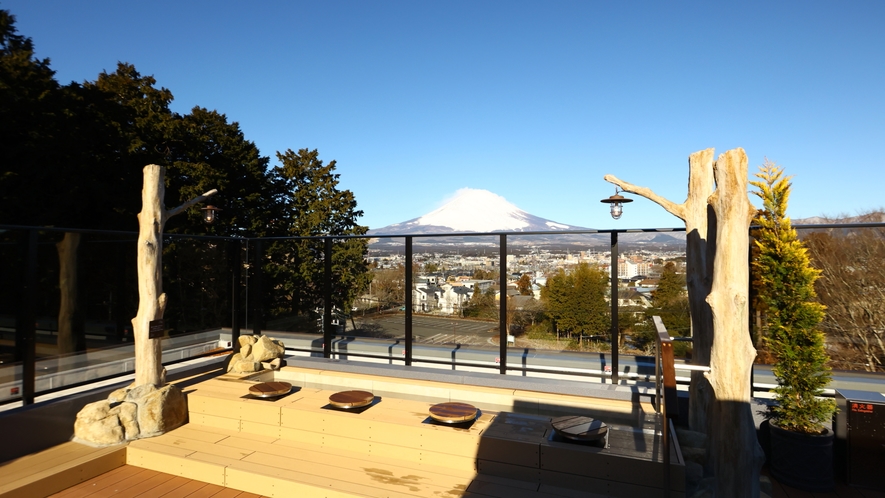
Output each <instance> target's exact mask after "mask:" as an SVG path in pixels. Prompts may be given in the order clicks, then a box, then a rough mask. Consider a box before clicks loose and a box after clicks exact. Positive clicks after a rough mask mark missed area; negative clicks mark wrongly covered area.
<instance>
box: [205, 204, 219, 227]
mask: <svg viewBox="0 0 885 498" xmlns="http://www.w3.org/2000/svg"><path fill="white" fill-rule="evenodd" d="M200 211H202V212H203V221H204V222H205V223H206V224H208V225H211V224H212V223H215V212H216V211H223V209H221V208H218V207H215V206H213V205H212V204H209V205H208V206H206V207H204V208H200Z"/></svg>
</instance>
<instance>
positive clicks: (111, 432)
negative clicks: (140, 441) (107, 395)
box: [74, 400, 124, 446]
mask: <svg viewBox="0 0 885 498" xmlns="http://www.w3.org/2000/svg"><path fill="white" fill-rule="evenodd" d="M110 411H111V403H110V402H109V401H108V400H101V401H96V402H94V403H89V404H88V405H86V406H84V407H83V409H82V410H80V413H78V414H77V420H75V421H74V437H75V438H76V439H77V440H81V441H84V442H86V443H91V444H94V445H98V446H110V445H112V444H119V443H122V442H123V440H124V433H123V428H122V427H121V426H120V419H119V417H117V415H116V414H113V413H110Z"/></svg>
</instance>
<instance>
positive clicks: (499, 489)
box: [467, 481, 547, 498]
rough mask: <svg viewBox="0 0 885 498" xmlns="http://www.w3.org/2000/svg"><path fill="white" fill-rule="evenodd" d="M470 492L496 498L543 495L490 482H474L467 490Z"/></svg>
mask: <svg viewBox="0 0 885 498" xmlns="http://www.w3.org/2000/svg"><path fill="white" fill-rule="evenodd" d="M467 490H468V491H472V492H474V493H481V494H483V495H488V496H493V497H495V498H539V497H541V496H547V495H542V494H540V493H538V491H537V490H529V489H525V488H524V487H512V486H507V485H506V484H501V483H496V482H489V481H473V482H472V483H470V486H469V487H468V488H467Z"/></svg>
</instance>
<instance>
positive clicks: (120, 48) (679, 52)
mask: <svg viewBox="0 0 885 498" xmlns="http://www.w3.org/2000/svg"><path fill="white" fill-rule="evenodd" d="M772 4H773V5H772ZM0 8H2V9H7V10H10V11H11V12H12V13H13V14H14V15H15V16H16V17H17V27H18V29H19V32H20V33H21V34H24V35H26V36H29V37H31V38H33V40H34V43H35V45H36V49H37V55H38V56H39V57H49V58H50V59H51V60H52V67H53V69H55V70H56V71H57V75H56V76H57V78H58V79H59V81H61V82H62V83H67V82H69V81H72V80H74V81H84V80H94V79H95V78H96V76H97V75H98V73H99V72H101V71H102V70H107V71H113V70H114V69H115V68H116V64H117V61H125V62H130V63H132V64H134V65H135V67H136V68H137V69H138V70H139V71H140V72H141V73H142V74H147V75H153V76H154V77H155V78H156V79H157V84H158V86H163V87H166V88H169V89H170V90H171V91H172V93H173V95H174V96H175V101H174V103H173V110H175V111H177V112H180V113H186V112H188V111H189V110H190V109H191V108H192V107H194V106H202V107H207V108H209V109H217V110H218V111H219V112H223V113H225V114H226V115H227V116H228V118H229V119H230V120H231V121H237V122H239V123H240V126H241V128H242V130H243V132H244V134H245V136H246V137H247V138H248V139H249V140H252V141H254V142H255V143H256V145H257V146H258V147H259V149H260V150H261V152H262V154H264V155H268V156H271V157H272V158H273V157H274V154H275V152H276V151H278V150H285V149H289V148H291V149H296V150H297V149H299V148H305V147H306V148H310V149H319V152H320V156H321V158H322V159H324V160H326V161H329V160H332V159H335V160H337V161H338V163H337V171H338V173H340V174H341V183H340V186H341V187H342V188H346V189H350V190H352V191H353V192H354V194H355V196H356V199H357V202H358V203H359V207H360V208H361V209H363V210H364V211H365V215H364V217H363V218H362V223H363V224H365V225H368V226H369V227H371V228H379V227H382V226H385V225H388V224H392V223H396V222H400V221H405V220H407V219H410V218H414V217H416V216H420V215H422V214H425V213H427V212H429V211H431V210H432V209H435V208H436V207H438V206H440V205H441V204H442V203H443V202H444V201H445V200H446V198H448V197H449V196H451V195H452V194H453V193H454V192H455V191H456V190H458V189H459V188H462V187H471V188H479V189H487V190H490V191H492V192H495V193H496V194H499V195H501V196H503V197H505V198H506V199H507V200H508V201H510V202H511V203H513V204H516V205H517V206H519V207H520V208H522V209H524V210H526V211H528V212H530V213H532V214H535V215H537V216H541V217H544V218H548V219H551V220H554V221H558V222H561V223H568V224H572V225H579V226H584V227H591V228H633V227H671V226H680V222H679V220H677V219H676V218H674V217H672V216H671V215H669V214H667V213H665V212H664V211H663V210H662V209H661V208H659V207H658V206H656V205H654V204H652V203H651V202H649V201H646V200H644V199H637V200H636V201H635V202H633V203H632V204H630V205H628V206H627V207H626V209H625V213H624V216H623V217H622V218H621V219H620V220H618V221H614V220H612V219H611V218H610V217H609V216H608V213H607V209H606V206H605V205H603V204H601V203H599V200H600V199H602V198H604V197H608V196H609V195H611V194H613V193H614V188H613V187H612V186H611V185H610V184H608V183H606V182H604V181H603V180H602V177H603V175H605V174H606V173H612V174H615V175H617V176H619V177H620V178H621V179H624V180H627V181H630V182H633V183H636V184H640V185H644V186H648V187H651V188H652V189H654V190H655V191H656V192H658V193H659V194H661V195H664V196H665V197H667V198H669V199H671V200H674V201H677V202H681V201H682V200H683V199H685V195H686V189H687V173H688V168H687V158H688V154H690V153H691V152H693V151H696V150H700V149H704V148H707V147H715V148H716V152H717V154H719V153H721V152H724V151H725V150H727V149H730V148H734V147H743V148H744V149H745V150H746V151H747V154H748V156H749V160H750V172H751V173H753V172H755V171H756V169H757V167H758V166H759V165H760V164H761V163H762V161H763V159H764V157H768V158H769V159H771V160H773V161H775V162H777V163H778V164H780V165H781V166H784V167H785V168H786V172H787V173H788V174H791V175H795V178H794V187H793V196H792V200H791V203H790V210H789V214H790V215H791V216H792V217H794V218H803V217H809V216H816V215H839V214H857V213H859V212H863V211H865V210H869V209H874V208H880V207H883V206H885V202H882V200H881V193H882V191H883V187H885V156H883V155H882V154H881V153H880V152H877V151H878V150H879V149H878V147H880V146H881V145H882V144H883V138H885V97H883V90H885V84H883V83H885V29H882V24H883V22H885V2H881V1H869V2H864V1H855V2H832V1H826V2H816V1H803V2H740V4H739V5H737V2H733V3H725V2H688V1H679V2H677V1H671V2H638V1H633V2H594V1H589V0H585V1H578V2H569V1H552V2H541V1H536V2H518V1H506V2H505V1H490V0H486V1H465V2H460V1H446V2H427V1H403V2H392V1H391V2H363V1H334V0H327V1H297V2H296V1H263V2H231V1H212V2H209V1H186V2H180V1H174V2H173V1H159V0H155V1H151V2H119V1H94V0H83V1H77V2H72V1H42V0H12V1H9V0H5V1H0ZM222 194H223V193H222ZM133 195H139V194H138V193H133ZM634 197H635V196H634ZM751 199H752V200H753V202H754V203H755V204H757V205H758V202H756V199H755V198H751Z"/></svg>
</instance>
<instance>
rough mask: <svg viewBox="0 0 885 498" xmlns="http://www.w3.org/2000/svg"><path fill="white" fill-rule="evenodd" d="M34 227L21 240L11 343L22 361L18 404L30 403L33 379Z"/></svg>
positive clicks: (35, 365)
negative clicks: (21, 269)
mask: <svg viewBox="0 0 885 498" xmlns="http://www.w3.org/2000/svg"><path fill="white" fill-rule="evenodd" d="M38 236H39V234H38V233H37V231H36V230H28V232H27V237H26V238H25V239H24V240H22V252H23V254H22V255H23V256H24V258H23V259H24V262H25V265H24V274H23V275H22V277H23V280H22V294H21V307H20V308H19V310H20V311H19V316H18V323H17V324H16V337H15V346H16V349H17V350H18V355H17V356H18V357H19V360H20V361H21V362H22V391H21V394H22V404H23V405H30V404H33V403H34V398H35V396H36V381H37V323H36V322H37V315H36V299H37V239H38Z"/></svg>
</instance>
